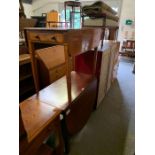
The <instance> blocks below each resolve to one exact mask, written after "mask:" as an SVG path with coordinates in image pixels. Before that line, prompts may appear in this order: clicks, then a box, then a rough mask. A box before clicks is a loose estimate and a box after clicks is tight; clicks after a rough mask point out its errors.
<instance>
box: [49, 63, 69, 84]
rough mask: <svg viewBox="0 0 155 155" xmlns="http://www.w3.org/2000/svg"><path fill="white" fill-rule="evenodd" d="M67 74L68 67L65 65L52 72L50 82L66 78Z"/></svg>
mask: <svg viewBox="0 0 155 155" xmlns="http://www.w3.org/2000/svg"><path fill="white" fill-rule="evenodd" d="M65 73H66V65H65V64H63V65H61V66H59V67H57V68H55V69H52V70H50V73H49V76H50V82H54V81H56V80H57V79H59V78H61V77H62V76H64V75H65Z"/></svg>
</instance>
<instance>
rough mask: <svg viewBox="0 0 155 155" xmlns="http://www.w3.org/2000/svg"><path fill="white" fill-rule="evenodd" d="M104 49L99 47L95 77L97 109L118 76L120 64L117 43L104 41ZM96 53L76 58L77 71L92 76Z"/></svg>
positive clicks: (87, 53) (90, 52)
mask: <svg viewBox="0 0 155 155" xmlns="http://www.w3.org/2000/svg"><path fill="white" fill-rule="evenodd" d="M103 45H104V46H103V47H101V46H100V45H99V47H98V54H97V64H96V72H95V75H96V77H97V94H98V95H97V98H96V105H95V108H96V107H98V106H99V104H100V103H101V101H102V100H103V99H104V97H105V95H106V94H107V93H108V91H109V89H110V86H111V84H112V82H113V81H114V79H115V78H116V76H117V70H118V64H119V59H118V56H119V46H120V43H119V42H117V41H108V40H104V43H103ZM93 57H94V52H93V51H89V52H86V53H83V54H80V55H78V56H77V57H76V58H75V71H78V72H82V73H86V74H92V73H93V66H92V61H93Z"/></svg>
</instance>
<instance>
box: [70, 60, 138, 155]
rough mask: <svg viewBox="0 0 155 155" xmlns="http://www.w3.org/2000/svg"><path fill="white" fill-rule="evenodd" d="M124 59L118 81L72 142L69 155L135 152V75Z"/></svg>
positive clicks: (128, 62)
mask: <svg viewBox="0 0 155 155" xmlns="http://www.w3.org/2000/svg"><path fill="white" fill-rule="evenodd" d="M132 69H133V62H131V61H126V60H125V59H121V61H120V65H119V70H118V77H117V80H116V81H115V82H114V83H113V84H112V86H111V89H110V90H109V92H108V94H107V96H106V97H105V98H104V100H103V102H102V103H101V104H100V106H99V108H98V109H97V110H96V111H94V112H93V113H92V114H91V116H90V118H89V120H88V122H87V124H86V125H85V126H84V128H83V129H82V130H81V131H80V132H79V133H78V134H77V135H75V136H74V137H72V139H71V141H70V146H71V150H70V153H69V155H133V154H134V128H135V127H134V124H135V123H134V117H135V110H134V109H135V83H134V80H135V75H134V74H133V73H132Z"/></svg>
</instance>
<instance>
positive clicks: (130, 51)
mask: <svg viewBox="0 0 155 155" xmlns="http://www.w3.org/2000/svg"><path fill="white" fill-rule="evenodd" d="M121 54H125V55H127V56H132V57H135V41H134V40H126V41H124V42H123V46H122V52H121Z"/></svg>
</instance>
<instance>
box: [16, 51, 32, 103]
mask: <svg viewBox="0 0 155 155" xmlns="http://www.w3.org/2000/svg"><path fill="white" fill-rule="evenodd" d="M34 93H35V87H34V82H33V76H32V71H31V63H30V55H29V54H21V55H19V100H20V102H21V101H22V100H24V99H26V98H27V97H29V96H31V95H32V94H34Z"/></svg>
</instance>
